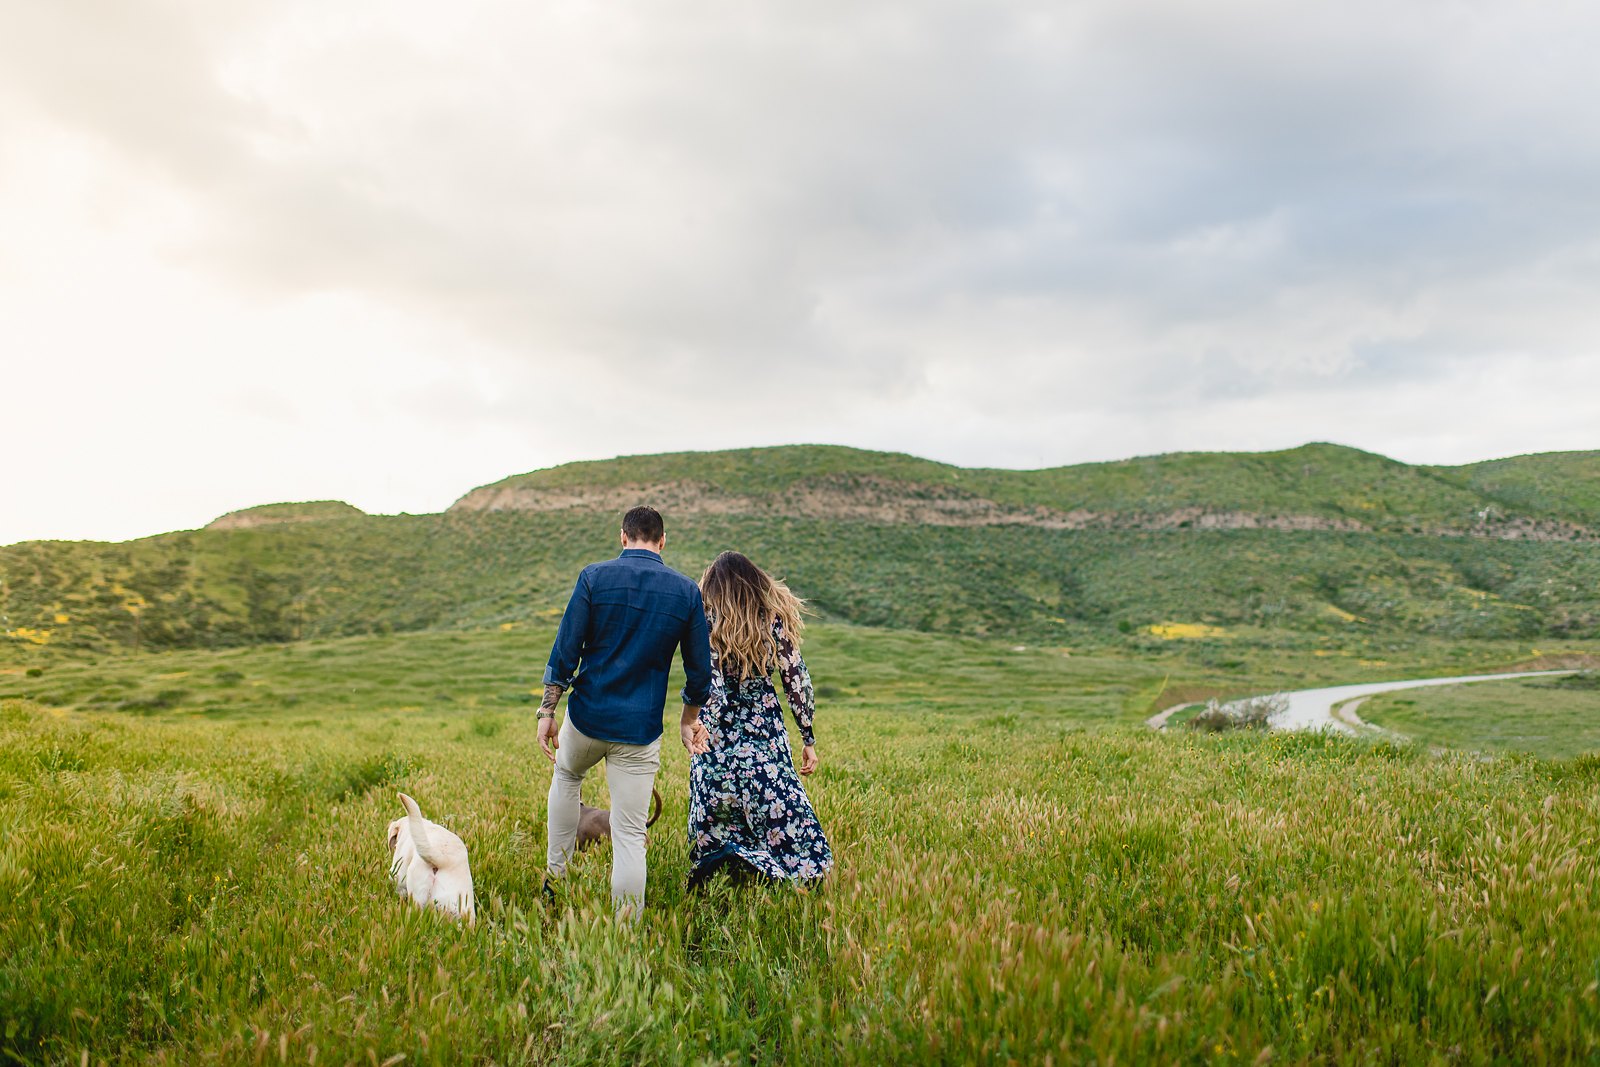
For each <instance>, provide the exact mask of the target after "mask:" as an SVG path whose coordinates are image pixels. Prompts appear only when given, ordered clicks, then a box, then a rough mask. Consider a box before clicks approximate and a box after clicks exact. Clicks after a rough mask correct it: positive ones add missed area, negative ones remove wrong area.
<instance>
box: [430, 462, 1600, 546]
mask: <svg viewBox="0 0 1600 1067" xmlns="http://www.w3.org/2000/svg"><path fill="white" fill-rule="evenodd" d="M640 503H648V504H650V505H652V506H654V507H657V508H659V509H661V510H662V511H663V512H667V513H670V514H675V515H752V516H773V517H777V516H795V517H803V518H813V519H832V520H839V521H854V522H875V523H884V524H891V525H896V524H916V525H927V526H1035V527H1039V528H1042V529H1049V530H1332V531H1341V532H1350V533H1359V532H1373V531H1386V532H1412V533H1425V534H1431V535H1435V536H1446V537H1448V536H1457V537H1459V536H1476V537H1492V538H1497V539H1501V540H1530V541H1583V540H1595V539H1597V535H1596V533H1595V532H1594V531H1591V530H1588V529H1586V528H1584V527H1582V526H1578V525H1576V524H1574V523H1568V522H1559V521H1555V520H1544V519H1527V518H1516V517H1505V516H1498V515H1494V514H1478V515H1471V516H1466V517H1464V519H1463V521H1462V522H1461V523H1460V524H1459V525H1451V526H1445V525H1439V524H1431V525H1430V526H1428V528H1426V529H1422V528H1416V529H1411V528H1404V529H1402V528H1399V527H1396V526H1394V525H1393V524H1392V523H1391V524H1390V525H1382V526H1373V525H1370V524H1367V523H1363V522H1360V521H1357V520H1355V519H1352V518H1347V517H1344V516H1338V515H1308V514H1259V513H1255V512H1249V511H1242V510H1235V509H1224V508H1209V507H1180V508H1170V509H1165V510H1141V511H1109V510H1105V509H1103V508H1102V509H1095V508H1089V507H1077V508H1070V509H1060V508H1049V507H1043V506H1038V505H1034V506H1019V505H1011V504H1004V503H1000V502H997V501H994V500H990V499H988V498H986V497H983V496H979V495H977V494H974V493H970V492H965V491H963V490H961V489H958V488H955V487H952V486H934V485H922V484H916V483H910V482H900V481H894V480H890V479H882V478H872V477H862V476H848V477H835V478H817V479H811V480H807V481H803V482H799V483H797V484H795V485H793V486H790V487H789V488H787V489H786V490H784V491H783V492H781V493H779V494H775V495H771V496H755V495H746V494H740V493H732V492H729V491H727V490H724V489H720V488H718V487H716V486H712V485H709V484H707V483H703V482H694V481H687V480H683V481H663V482H654V483H639V484H633V485H615V486H601V487H595V488H588V489H585V488H576V487H571V486H565V487H560V488H556V487H544V486H535V485H525V484H524V485H518V484H510V485H507V484H504V483H502V484H498V485H490V486H484V487H483V488H481V489H474V490H473V491H472V492H470V493H468V494H467V495H466V496H463V497H462V498H461V499H460V500H457V501H456V502H455V503H454V504H453V505H451V507H450V511H452V512H482V511H542V512H549V511H601V512H617V513H619V514H620V513H621V512H623V511H625V510H627V509H628V508H630V507H632V506H634V505H635V504H640Z"/></svg>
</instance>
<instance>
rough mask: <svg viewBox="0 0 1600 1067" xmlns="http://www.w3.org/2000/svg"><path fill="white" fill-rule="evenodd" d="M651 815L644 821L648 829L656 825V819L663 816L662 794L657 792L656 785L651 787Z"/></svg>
mask: <svg viewBox="0 0 1600 1067" xmlns="http://www.w3.org/2000/svg"><path fill="white" fill-rule="evenodd" d="M650 802H651V807H650V817H649V818H648V819H646V820H645V821H644V825H645V828H646V829H649V828H650V827H652V826H654V825H655V824H656V820H657V819H659V818H661V794H660V793H657V792H656V787H655V786H651V787H650Z"/></svg>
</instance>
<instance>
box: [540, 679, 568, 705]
mask: <svg viewBox="0 0 1600 1067" xmlns="http://www.w3.org/2000/svg"><path fill="white" fill-rule="evenodd" d="M564 692H565V690H564V689H562V688H561V687H560V686H559V685H547V686H545V687H544V703H543V704H540V705H539V710H540V711H555V710H556V701H558V700H560V699H561V694H562V693H564Z"/></svg>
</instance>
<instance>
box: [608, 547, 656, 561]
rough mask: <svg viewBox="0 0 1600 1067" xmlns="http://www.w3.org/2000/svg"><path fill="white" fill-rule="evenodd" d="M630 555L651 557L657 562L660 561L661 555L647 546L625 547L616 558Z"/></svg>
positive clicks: (624, 557)
mask: <svg viewBox="0 0 1600 1067" xmlns="http://www.w3.org/2000/svg"><path fill="white" fill-rule="evenodd" d="M630 556H642V557H643V558H645V559H653V560H655V561H656V562H657V563H660V562H661V557H660V556H659V555H657V554H656V553H654V552H652V551H650V550H649V549H648V548H625V549H623V550H622V555H621V556H618V557H617V558H618V559H627V558H629V557H630Z"/></svg>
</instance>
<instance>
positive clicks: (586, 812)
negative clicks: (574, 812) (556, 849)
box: [578, 786, 661, 851]
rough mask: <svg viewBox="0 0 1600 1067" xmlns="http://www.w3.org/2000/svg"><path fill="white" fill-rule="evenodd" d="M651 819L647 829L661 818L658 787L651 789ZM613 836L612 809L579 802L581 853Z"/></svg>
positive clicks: (646, 823)
mask: <svg viewBox="0 0 1600 1067" xmlns="http://www.w3.org/2000/svg"><path fill="white" fill-rule="evenodd" d="M650 800H651V802H652V804H651V808H650V818H648V819H646V820H645V823H644V825H645V828H646V829H649V828H650V827H652V826H654V825H655V824H656V820H657V819H659V818H661V794H660V793H658V792H656V787H655V786H651V787H650ZM610 836H611V809H610V808H591V807H590V806H589V805H587V804H585V803H584V802H583V801H581V800H580V801H578V849H579V850H580V851H581V850H583V849H586V848H588V847H589V846H590V845H592V844H594V843H595V842H597V841H599V840H600V839H601V838H602V837H605V838H609V837H610Z"/></svg>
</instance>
